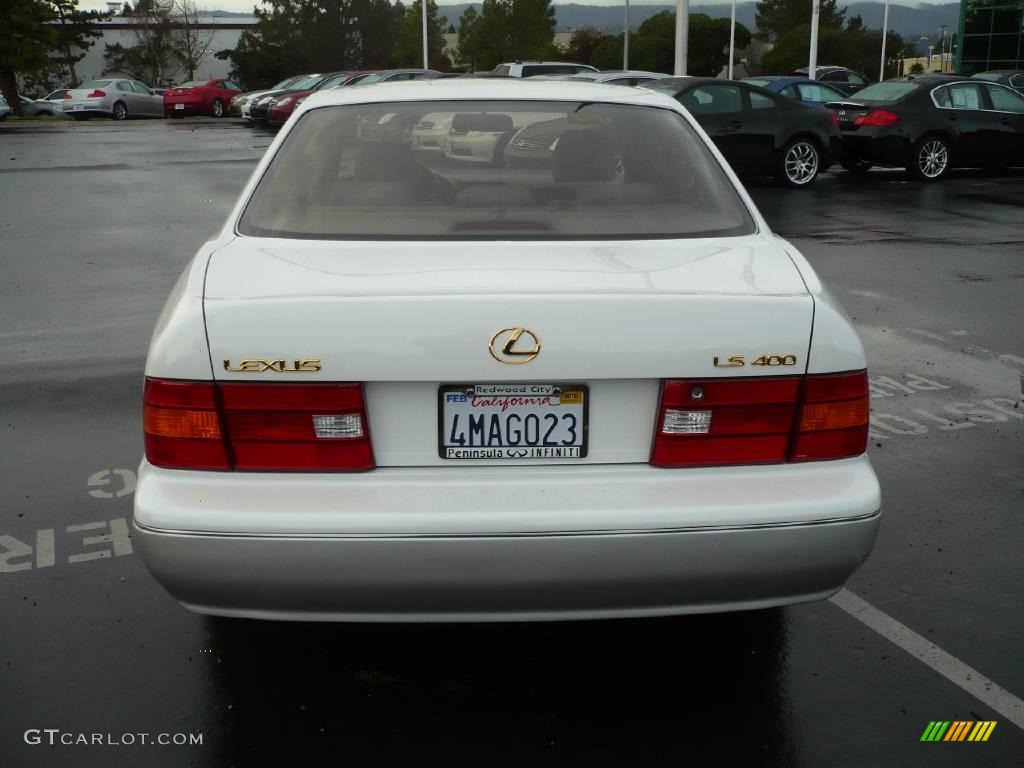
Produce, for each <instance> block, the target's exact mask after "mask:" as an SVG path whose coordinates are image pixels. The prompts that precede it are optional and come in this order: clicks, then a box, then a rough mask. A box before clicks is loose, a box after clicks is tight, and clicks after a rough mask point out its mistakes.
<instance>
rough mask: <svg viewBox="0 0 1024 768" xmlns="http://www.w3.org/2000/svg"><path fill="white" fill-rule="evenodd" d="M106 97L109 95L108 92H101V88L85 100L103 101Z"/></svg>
mask: <svg viewBox="0 0 1024 768" xmlns="http://www.w3.org/2000/svg"><path fill="white" fill-rule="evenodd" d="M106 95H107V92H106V91H101V90H100V89H99V88H97V89H96V90H95V91H93V92H92V93H90V94H89V95H88V96H86V97H85V98H87V99H102V98H103V97H104V96H106Z"/></svg>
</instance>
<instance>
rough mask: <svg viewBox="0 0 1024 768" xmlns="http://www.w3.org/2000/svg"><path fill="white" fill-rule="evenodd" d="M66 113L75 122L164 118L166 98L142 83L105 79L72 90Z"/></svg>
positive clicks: (65, 102) (65, 100)
mask: <svg viewBox="0 0 1024 768" xmlns="http://www.w3.org/2000/svg"><path fill="white" fill-rule="evenodd" d="M62 103H63V106H64V114H66V115H70V116H71V117H73V118H75V120H88V119H89V118H91V117H100V116H103V117H110V118H113V119H114V120H126V119H128V118H129V117H163V114H164V109H163V106H164V105H163V99H162V98H161V97H160V96H157V95H156V94H154V93H153V91H152V90H150V88H149V86H148V85H145V84H144V83H140V82H139V81H138V80H129V79H126V78H104V79H101V80H90V81H89V82H88V83H84V84H82V85H80V86H78V87H77V88H71V89H69V90H68V93H67V97H66V98H65V99H64V101H63V102H62Z"/></svg>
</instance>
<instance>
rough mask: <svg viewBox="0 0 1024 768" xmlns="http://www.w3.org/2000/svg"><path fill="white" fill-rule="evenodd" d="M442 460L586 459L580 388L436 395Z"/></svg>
mask: <svg viewBox="0 0 1024 768" xmlns="http://www.w3.org/2000/svg"><path fill="white" fill-rule="evenodd" d="M438 399H439V403H438V449H439V453H440V455H441V458H442V459H456V460H457V459H507V460H513V459H580V458H583V457H584V456H586V455H587V413H588V407H589V393H588V390H587V387H586V386H585V385H583V384H519V383H517V384H457V385H454V384H453V385H446V386H443V387H441V388H440V390H439V392H438Z"/></svg>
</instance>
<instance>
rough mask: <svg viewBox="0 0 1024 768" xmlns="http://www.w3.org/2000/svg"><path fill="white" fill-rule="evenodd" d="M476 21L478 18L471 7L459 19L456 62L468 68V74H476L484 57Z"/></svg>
mask: <svg viewBox="0 0 1024 768" xmlns="http://www.w3.org/2000/svg"><path fill="white" fill-rule="evenodd" d="M478 20H479V16H478V15H477V12H476V9H475V8H474V7H473V6H472V5H471V6H469V7H468V8H466V10H464V11H463V12H462V16H460V17H459V44H458V45H459V53H458V60H459V64H461V65H462V66H464V67H468V68H469V71H470V72H476V70H477V67H478V66H479V65H480V59H481V58H482V57H483V56H484V50H483V47H482V39H481V36H480V32H481V30H482V26H478Z"/></svg>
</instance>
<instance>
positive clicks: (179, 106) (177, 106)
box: [174, 104, 185, 109]
mask: <svg viewBox="0 0 1024 768" xmlns="http://www.w3.org/2000/svg"><path fill="white" fill-rule="evenodd" d="M174 108H175V109H184V108H185V105H184V104H175V105H174Z"/></svg>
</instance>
